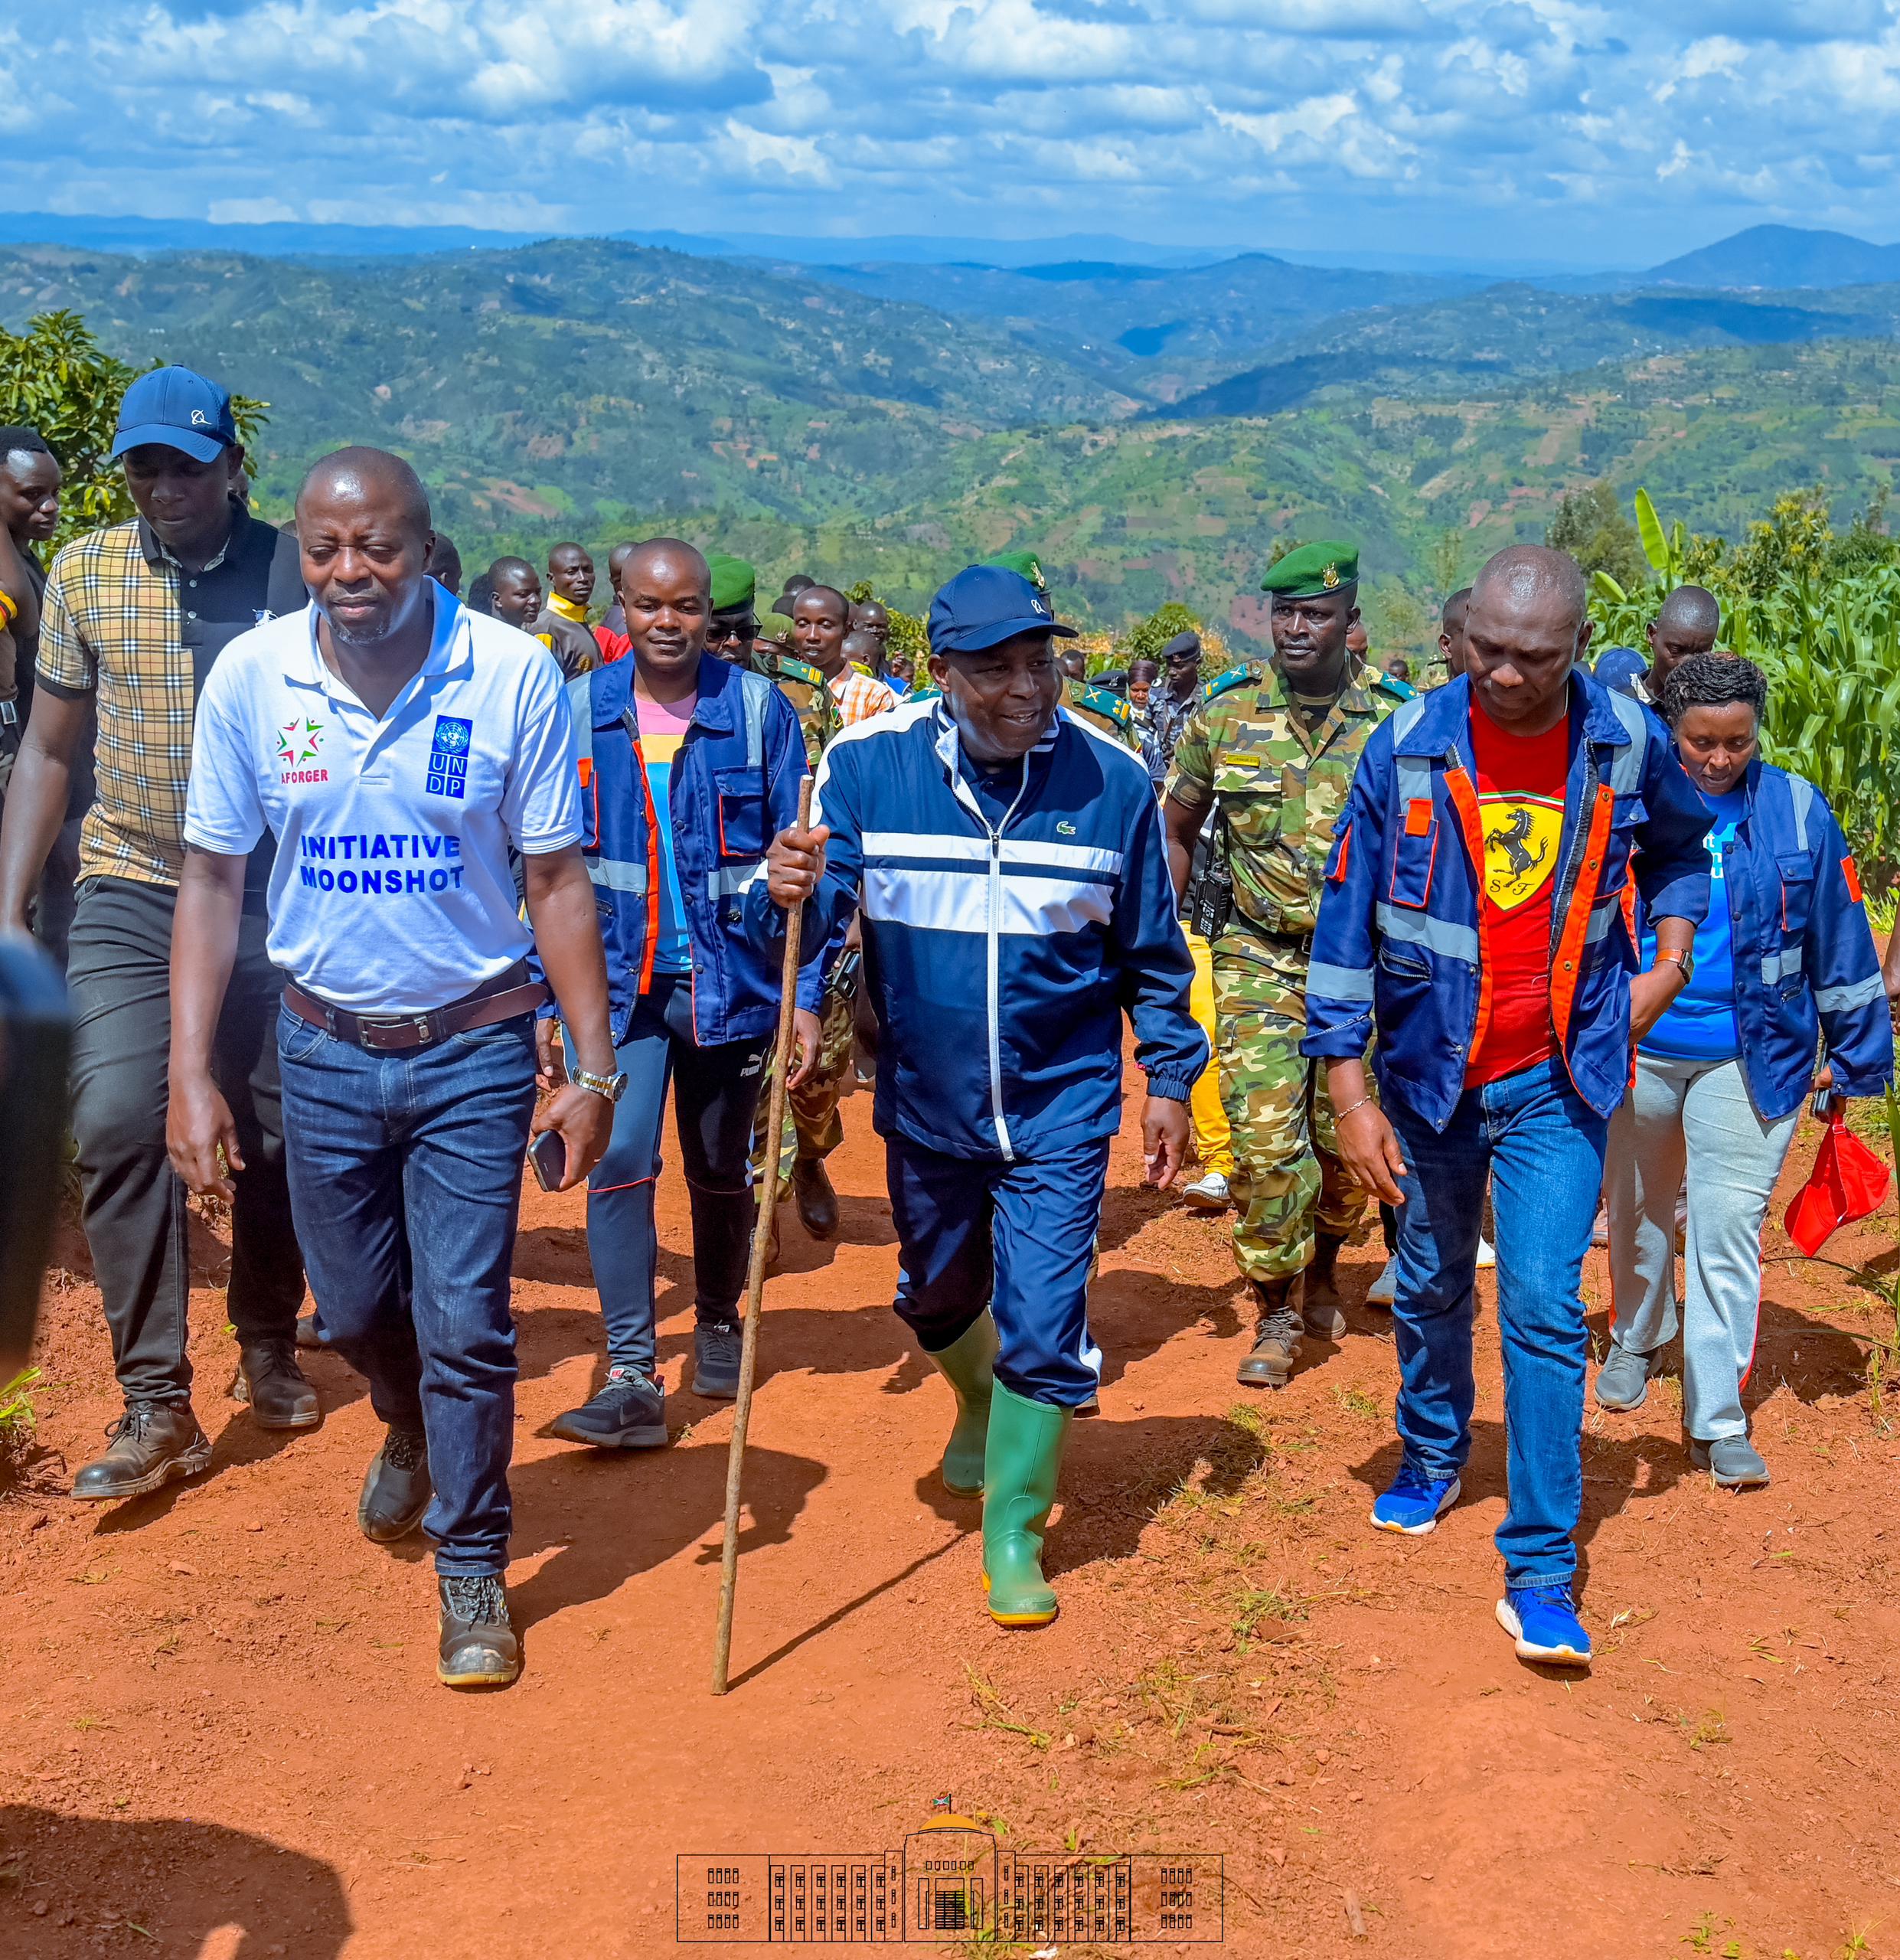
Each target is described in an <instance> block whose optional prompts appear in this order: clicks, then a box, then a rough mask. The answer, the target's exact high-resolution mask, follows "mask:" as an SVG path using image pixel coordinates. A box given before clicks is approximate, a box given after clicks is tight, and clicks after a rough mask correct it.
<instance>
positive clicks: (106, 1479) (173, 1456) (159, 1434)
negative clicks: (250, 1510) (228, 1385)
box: [73, 1402, 211, 1504]
mask: <svg viewBox="0 0 1900 1960" xmlns="http://www.w3.org/2000/svg"><path fill="white" fill-rule="evenodd" d="M106 1435H107V1436H108V1437H109V1438H110V1439H111V1446H110V1447H109V1449H107V1450H106V1453H105V1455H103V1456H100V1457H96V1458H94V1459H93V1461H92V1462H90V1463H88V1464H87V1465H86V1466H85V1467H84V1468H83V1469H82V1470H81V1471H80V1473H79V1475H77V1477H75V1478H73V1496H74V1497H76V1498H84V1499H86V1500H87V1501H89V1502H91V1503H93V1504H110V1503H115V1502H116V1501H118V1500H119V1498H140V1497H143V1496H144V1495H145V1493H146V1492H147V1491H155V1490H157V1489H158V1488H159V1487H160V1486H161V1485H165V1484H168V1483H169V1482H170V1481H171V1479H172V1478H174V1477H195V1476H196V1475H198V1472H200V1471H201V1470H204V1469H208V1468H210V1467H211V1442H210V1439H208V1438H207V1436H206V1435H205V1433H204V1431H203V1430H202V1429H200V1428H199V1427H198V1418H197V1416H194V1415H193V1414H192V1413H191V1403H188V1402H128V1403H126V1413H124V1414H123V1415H122V1416H120V1417H119V1419H118V1421H117V1422H116V1423H112V1424H110V1425H109V1426H108V1428H107V1429H106Z"/></svg>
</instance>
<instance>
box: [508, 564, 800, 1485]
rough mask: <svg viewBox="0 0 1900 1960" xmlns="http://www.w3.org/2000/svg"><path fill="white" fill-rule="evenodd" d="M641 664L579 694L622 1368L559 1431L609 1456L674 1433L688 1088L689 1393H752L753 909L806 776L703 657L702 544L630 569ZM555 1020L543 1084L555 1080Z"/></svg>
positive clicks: (597, 1232)
mask: <svg viewBox="0 0 1900 1960" xmlns="http://www.w3.org/2000/svg"><path fill="white" fill-rule="evenodd" d="M619 599H620V603H621V605H622V607H623V609H625V616H626V628H627V635H628V639H629V641H630V642H631V645H630V647H629V650H628V655H627V657H626V658H625V659H622V660H617V661H612V662H610V663H609V664H608V665H604V666H602V667H599V668H596V669H595V670H594V671H593V672H592V673H588V674H583V675H579V676H577V677H576V678H575V679H573V680H572V681H570V682H569V683H568V686H567V698H568V703H569V706H570V710H571V712H572V717H573V729H574V743H575V763H576V769H577V770H578V773H579V778H580V804H581V828H582V836H581V850H582V854H583V859H584V861H585V862H586V866H587V874H588V876H589V878H591V879H592V880H593V887H594V897H595V901H596V906H597V907H598V909H599V913H600V932H601V938H602V942H604V944H605V946H606V955H607V987H608V1015H609V1023H610V1025H611V1027H612V1034H613V1040H614V1054H615V1069H616V1070H618V1071H619V1073H620V1074H621V1076H622V1079H623V1085H624V1086H623V1089H622V1093H621V1095H620V1097H619V1103H618V1105H617V1106H616V1107H615V1111H614V1122H613V1137H612V1142H610V1143H609V1145H608V1146H607V1149H606V1154H605V1155H603V1156H602V1158H601V1160H600V1161H599V1164H598V1165H596V1167H595V1169H594V1173H593V1176H592V1177H591V1178H589V1179H588V1181H587V1251H588V1256H589V1259H591V1260H592V1261H593V1269H594V1283H595V1285H596V1287H598V1288H599V1293H600V1305H601V1312H602V1315H603V1316H604V1317H605V1318H606V1323H607V1375H606V1380H605V1381H604V1382H602V1384H601V1386H600V1388H599V1392H598V1393H596V1394H595V1395H594V1396H593V1397H592V1398H591V1399H590V1400H589V1401H588V1402H586V1403H585V1404H583V1406H581V1407H579V1408H578V1409H571V1410H568V1411H567V1412H566V1413H565V1414H563V1415H561V1416H557V1417H556V1419H555V1420H554V1423H553V1432H554V1434H555V1435H557V1436H564V1437H566V1439H568V1440H569V1441H570V1442H580V1443H588V1444H591V1445H593V1446H595V1447H596V1448H597V1449H658V1448H661V1447H663V1446H664V1444H665V1443H666V1442H667V1439H668V1431H667V1425H666V1403H665V1394H664V1390H663V1389H662V1387H661V1383H660V1377H659V1371H658V1366H657V1362H656V1352H655V1339H654V1275H655V1265H656V1262H657V1260H658V1241H657V1240H656V1238H655V1230H654V1217H653V1201H654V1187H655V1184H656V1182H657V1181H658V1178H659V1174H660V1168H661V1167H660V1132H661V1122H662V1120H663V1118H664V1113H665V1107H666V1099H667V1090H668V1085H669V1083H671V1087H672V1091H673V1103H674V1116H675V1117H676V1119H677V1129H678V1135H679V1142H680V1157H681V1165H682V1168H683V1169H684V1174H685V1178H686V1187H687V1197H688V1200H689V1201H690V1205H691V1210H692V1219H693V1286H694V1295H695V1297H696V1303H697V1315H696V1325H695V1327H694V1337H693V1387H694V1392H695V1393H697V1394H700V1395H702V1396H710V1397H716V1398H718V1399H720V1400H730V1398H732V1397H734V1396H736V1394H737V1393H739V1320H738V1314H737V1311H736V1309H737V1307H738V1303H739V1295H740V1294H741V1293H742V1292H743V1291H744V1289H745V1284H746V1253H747V1250H748V1238H749V1232H750V1228H751V1226H752V1217H753V1211H754V1204H753V1197H752V1187H751V1181H750V1178H749V1173H748V1168H747V1160H748V1158H749V1155H750V1151H751V1145H752V1121H753V1117H754V1116H755V1114H756V1110H757V1107H758V1103H759V1088H760V1085H761V1084H762V1083H763V1082H764V1081H765V1080H766V1061H767V1060H768V1059H769V1055H770V1052H771V1048H772V1033H773V1031H774V1030H775V1028H776V1027H777V1026H778V1023H779V978H780V967H779V962H778V961H777V960H776V959H767V958H766V957H764V956H762V955H761V954H760V953H759V951H758V950H757V949H756V948H755V947H754V946H752V944H751V943H750V942H749V941H748V939H746V935H745V933H744V931H743V928H742V926H741V923H740V918H739V895H740V893H741V891H742V890H743V887H744V886H745V884H746V880H748V879H749V878H750V877H752V874H753V873H754V872H755V871H757V870H758V869H759V866H760V864H761V862H762V860H763V858H764V856H765V851H766V844H767V842H768V841H769V839H770V838H772V835H774V834H775V832H776V831H779V830H781V829H782V828H784V827H785V825H787V824H788V823H792V822H796V821H797V818H798V786H799V784H800V782H801V781H802V780H803V779H804V777H805V773H806V769H805V741H804V737H803V736H802V735H801V733H800V732H799V728H798V715H797V713H796V712H795V710H794V709H793V707H792V704H791V703H790V702H789V701H787V700H786V698H785V696H784V695H783V694H782V693H781V692H780V691H779V689H778V688H775V687H774V686H773V685H772V682H771V681H768V680H767V679H766V678H765V677H764V676H763V675H759V674H754V673H752V671H750V670H749V669H748V668H742V667H736V666H734V665H732V664H731V663H730V662H729V661H724V660H721V659H718V658H715V657H714V656H713V655H711V654H709V653H707V652H706V651H705V645H706V636H707V629H708V626H709V625H710V622H711V619H712V581H711V573H710V570H709V569H708V567H707V561H706V560H705V559H704V557H702V556H701V555H700V553H699V552H698V551H697V550H695V549H694V547H692V546H691V545H690V544H683V543H681V541H679V540H677V539H676V538H665V537H661V538H651V539H649V540H648V541H647V542H646V543H645V544H638V545H636V546H635V547H633V549H632V550H631V551H629V552H628V554H627V555H626V556H625V558H624V559H623V560H622V563H621V568H620V579H619ZM823 951H824V948H823V946H822V945H821V944H819V943H817V942H815V943H814V945H813V947H812V952H813V955H814V957H813V959H811V961H810V962H808V965H807V969H806V971H805V972H804V974H803V975H801V978H800V982H799V991H798V1011H797V1015H796V1023H797V1027H798V1040H799V1044H800V1048H801V1055H800V1057H799V1059H798V1069H797V1070H796V1071H795V1073H793V1075H792V1078H791V1079H792V1080H793V1081H797V1080H799V1079H800V1078H801V1075H802V1073H804V1072H805V1071H807V1070H809V1069H810V1067H811V1064H812V1063H813V1062H814V1061H815V1060H816V1058H817V1056H818V1018H817V1015H816V1014H815V1011H814V1010H815V1008H817V1006H818V988H819V982H818V963H817V956H818V955H820V954H821V953H822V952H823ZM552 1034H553V1023H552V1022H551V1021H544V1022H543V1024H542V1027H541V1042H540V1058H541V1069H542V1078H543V1082H544V1085H545V1086H552V1085H553V1084H554V1083H557V1082H558V1081H559V1080H560V1077H561V1074H562V1070H561V1063H560V1056H559V1054H558V1053H557V1050H556V1049H555V1047H554V1045H553V1041H552V1040H551V1038H550V1037H551V1036H552Z"/></svg>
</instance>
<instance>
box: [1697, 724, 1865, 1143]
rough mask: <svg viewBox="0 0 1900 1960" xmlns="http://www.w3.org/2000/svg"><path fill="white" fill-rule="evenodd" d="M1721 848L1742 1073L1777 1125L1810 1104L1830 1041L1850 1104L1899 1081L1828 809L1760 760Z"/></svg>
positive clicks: (1846, 858) (1809, 790) (1850, 866)
mask: <svg viewBox="0 0 1900 1960" xmlns="http://www.w3.org/2000/svg"><path fill="white" fill-rule="evenodd" d="M1742 795H1743V799H1744V802H1743V808H1742V820H1741V822H1739V823H1738V824H1737V825H1736V826H1735V836H1734V838H1732V840H1731V841H1730V842H1729V844H1726V845H1725V846H1724V848H1723V850H1722V876H1723V881H1724V888H1725V890H1726V891H1727V893H1728V897H1729V944H1730V946H1732V948H1733V949H1734V952H1735V1032H1736V1034H1737V1035H1738V1037H1740V1047H1741V1054H1740V1057H1739V1059H1740V1060H1741V1063H1742V1075H1743V1076H1744V1077H1745V1079H1746V1080H1747V1082H1748V1094H1749V1096H1750V1097H1751V1099H1753V1101H1754V1103H1755V1108H1756V1109H1757V1110H1758V1112H1760V1114H1761V1116H1764V1117H1765V1118H1766V1119H1768V1121H1770V1122H1773V1121H1774V1119H1776V1118H1778V1117H1781V1116H1790V1115H1792V1114H1793V1112H1794V1111H1795V1110H1797V1109H1799V1108H1800V1106H1801V1099H1802V1097H1803V1096H1805V1095H1806V1094H1807V1089H1808V1084H1809V1083H1810V1080H1812V1078H1813V1073H1814V1057H1815V1054H1816V1053H1817V1044H1819V1042H1820V1040H1821V1037H1823V1035H1824V1036H1825V1037H1827V1059H1828V1060H1829V1061H1830V1063H1832V1064H1833V1070H1834V1086H1835V1088H1836V1089H1837V1090H1838V1091H1839V1092H1840V1093H1841V1094H1842V1095H1843V1096H1878V1095H1879V1094H1880V1093H1881V1092H1882V1090H1883V1089H1885V1087H1886V1086H1887V1084H1888V1083H1889V1082H1891V1081H1892V1080H1893V1022H1892V1018H1891V1017H1890V1016H1889V1014H1888V1012H1887V990H1886V987H1885V983H1884V982H1882V978H1881V976H1880V955H1879V953H1878V952H1876V949H1875V947H1874V939H1873V932H1872V928H1871V927H1870V926H1869V925H1868V923H1867V910H1866V906H1864V905H1863V904H1862V903H1861V897H1860V878H1859V874H1858V873H1857V872H1856V871H1855V869H1854V861H1853V854H1852V853H1851V852H1850V851H1849V849H1848V846H1847V840H1846V838H1845V837H1844V836H1843V835H1842V834H1841V828H1840V825H1839V824H1838V823H1836V822H1835V820H1834V813H1833V811H1832V810H1830V808H1828V807H1827V798H1826V797H1825V796H1823V795H1822V794H1821V792H1820V791H1819V790H1818V789H1816V788H1815V787H1814V786H1813V783H1811V782H1809V781H1808V780H1807V778H1806V777H1804V776H1792V775H1791V774H1790V773H1788V772H1787V770H1786V769H1777V768H1776V767H1775V766H1774V764H1773V763H1765V762H1762V761H1761V760H1760V759H1757V760H1755V761H1754V762H1752V763H1750V764H1749V765H1748V773H1747V775H1746V776H1745V777H1744V779H1743V781H1742Z"/></svg>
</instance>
